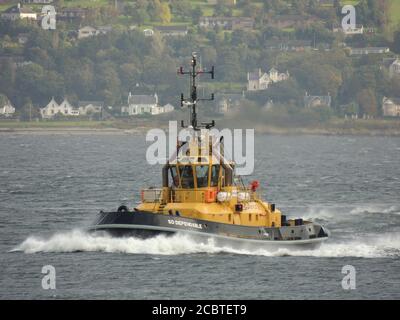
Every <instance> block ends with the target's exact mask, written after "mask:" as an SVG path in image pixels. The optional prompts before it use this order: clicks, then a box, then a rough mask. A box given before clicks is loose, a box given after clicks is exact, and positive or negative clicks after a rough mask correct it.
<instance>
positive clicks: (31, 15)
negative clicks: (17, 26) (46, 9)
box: [1, 3, 37, 21]
mask: <svg viewBox="0 0 400 320" xmlns="http://www.w3.org/2000/svg"><path fill="white" fill-rule="evenodd" d="M1 18H2V19H4V20H11V21H15V20H19V19H28V20H37V13H36V12H34V11H32V10H31V9H30V8H28V7H23V6H21V4H20V3H18V4H17V5H16V6H13V7H11V8H8V9H7V10H5V11H4V12H3V13H2V14H1Z"/></svg>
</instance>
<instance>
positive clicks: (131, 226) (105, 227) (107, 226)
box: [89, 224, 328, 245]
mask: <svg viewBox="0 0 400 320" xmlns="http://www.w3.org/2000/svg"><path fill="white" fill-rule="evenodd" d="M112 229H127V230H131V229H138V230H154V231H164V232H171V233H179V232H182V233H191V234H196V235H201V236H203V237H217V238H223V239H229V240H236V241H246V242H251V243H258V244H272V245H282V244H283V245H299V244H314V243H320V242H323V241H325V240H327V239H328V237H321V238H313V239H304V240H256V239H248V238H241V237H234V236H224V235H220V234H215V233H209V232H199V231H195V230H189V229H175V228H170V227H160V226H148V225H134V224H101V225H97V226H93V227H91V228H89V230H90V231H96V230H105V231H107V230H112Z"/></svg>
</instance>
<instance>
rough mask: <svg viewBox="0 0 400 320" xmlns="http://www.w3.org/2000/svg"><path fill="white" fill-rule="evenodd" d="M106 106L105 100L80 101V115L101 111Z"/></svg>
mask: <svg viewBox="0 0 400 320" xmlns="http://www.w3.org/2000/svg"><path fill="white" fill-rule="evenodd" d="M103 108H104V102H103V101H79V102H78V109H79V114H80V115H88V114H95V113H101V112H102V110H103Z"/></svg>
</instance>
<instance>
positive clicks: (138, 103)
mask: <svg viewBox="0 0 400 320" xmlns="http://www.w3.org/2000/svg"><path fill="white" fill-rule="evenodd" d="M174 110H175V107H174V106H173V105H171V104H169V103H167V104H166V105H164V106H161V105H159V102H158V96H157V94H156V93H155V94H154V95H143V94H141V95H132V94H131V93H129V96H128V106H124V107H121V113H122V114H126V115H129V116H135V115H141V114H151V115H157V114H161V113H167V112H172V111H174Z"/></svg>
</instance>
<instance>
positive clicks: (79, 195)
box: [0, 134, 400, 299]
mask: <svg viewBox="0 0 400 320" xmlns="http://www.w3.org/2000/svg"><path fill="white" fill-rule="evenodd" d="M255 150H256V155H255V156H256V163H255V165H256V170H255V172H254V174H253V176H251V177H249V178H248V179H249V180H250V179H257V180H259V181H260V183H261V186H262V192H263V194H264V196H265V198H266V199H267V200H268V201H271V202H274V203H276V204H277V206H278V207H279V208H280V209H281V210H282V211H283V212H285V213H286V214H287V215H288V216H289V217H301V216H302V217H306V218H310V219H313V220H315V221H318V222H321V223H323V224H324V225H325V226H326V227H327V228H328V229H329V230H330V231H331V233H332V237H331V239H329V240H328V242H326V243H324V244H323V245H322V246H321V247H320V248H319V249H316V250H299V249H296V250H291V251H289V250H279V251H277V252H271V251H268V250H267V249H265V250H264V249H263V250H258V251H255V252H249V251H243V250H242V251H241V250H237V249H235V248H230V247H218V246H217V245H215V244H214V243H213V242H212V241H211V240H210V241H206V242H204V243H199V242H197V241H194V240H193V239H191V238H190V237H188V236H184V235H176V236H173V237H171V238H164V237H158V238H154V239H148V240H139V239H135V238H128V239H113V238H109V237H107V236H93V235H88V234H86V233H85V232H84V231H83V229H84V228H85V227H86V226H88V225H89V224H90V222H91V221H92V220H93V219H94V218H95V216H96V213H97V212H98V211H99V210H101V209H104V210H110V209H116V208H117V207H118V206H119V205H120V204H121V203H125V204H128V205H130V206H134V205H135V203H136V201H137V200H138V199H139V196H138V195H139V189H140V188H141V187H142V186H149V185H155V184H159V182H160V181H161V172H160V167H158V166H150V165H148V164H147V163H146V160H145V152H146V142H145V138H144V136H134V135H123V134H121V135H67V134H66V135H13V134H1V135H0V263H1V272H0V281H1V285H0V298H2V299H46V298H50V299H80V298H83V299H92V298H94V299H97V298H105V299H220V298H224V299H281V298H283V299H399V298H400V233H399V232H400V139H399V138H389V137H325V136H297V137H296V136H256V148H255ZM44 265H52V266H54V267H55V269H56V290H44V289H42V285H41V282H42V277H43V276H44V274H42V273H41V270H42V267H43V266H44ZM344 265H352V266H354V267H355V269H356V289H355V290H343V288H342V285H341V282H342V278H343V277H344V276H345V275H344V274H342V273H341V271H342V267H343V266H344Z"/></svg>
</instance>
